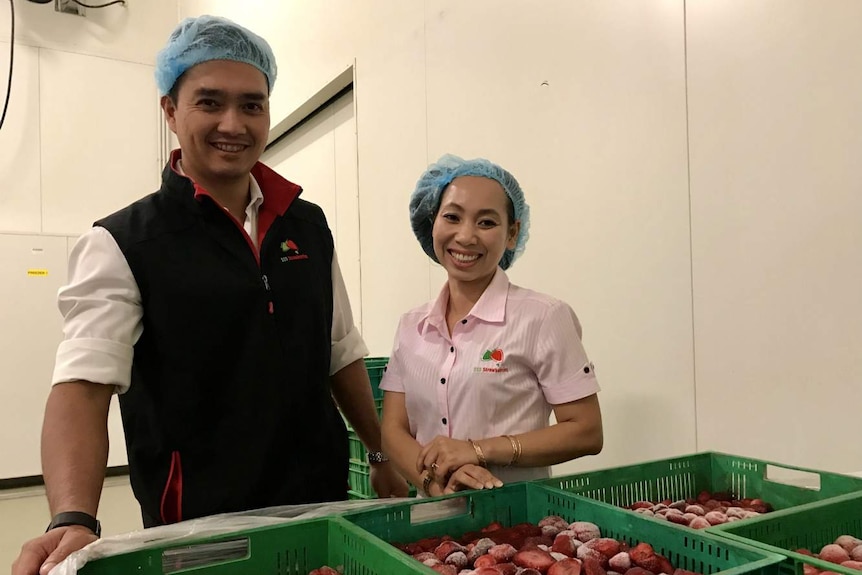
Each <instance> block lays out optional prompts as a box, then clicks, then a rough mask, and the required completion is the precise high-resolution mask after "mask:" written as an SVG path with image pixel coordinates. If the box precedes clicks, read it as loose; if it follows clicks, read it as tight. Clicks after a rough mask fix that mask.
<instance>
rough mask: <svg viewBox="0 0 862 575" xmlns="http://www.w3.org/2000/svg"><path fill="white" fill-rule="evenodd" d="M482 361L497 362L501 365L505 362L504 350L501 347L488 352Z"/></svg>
mask: <svg viewBox="0 0 862 575" xmlns="http://www.w3.org/2000/svg"><path fill="white" fill-rule="evenodd" d="M482 361H496V362H497V363H500V362H502V361H503V350H502V349H500V348H499V347H498V348H497V349H494V350H490V349H489V350H486V351H485V353H484V355H482Z"/></svg>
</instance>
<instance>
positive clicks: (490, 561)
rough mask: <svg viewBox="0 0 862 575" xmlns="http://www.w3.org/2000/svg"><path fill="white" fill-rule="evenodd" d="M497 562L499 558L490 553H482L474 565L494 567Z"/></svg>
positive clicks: (477, 567) (476, 566)
mask: <svg viewBox="0 0 862 575" xmlns="http://www.w3.org/2000/svg"><path fill="white" fill-rule="evenodd" d="M496 564H497V560H496V559H494V558H493V557H491V556H490V555H482V556H481V557H479V558H478V559H476V561H474V562H473V567H475V568H476V569H480V568H482V567H493V566H494V565H496Z"/></svg>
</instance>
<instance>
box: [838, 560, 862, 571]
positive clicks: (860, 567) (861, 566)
mask: <svg viewBox="0 0 862 575" xmlns="http://www.w3.org/2000/svg"><path fill="white" fill-rule="evenodd" d="M841 566H842V567H848V568H850V569H856V570H857V571H862V561H845V562H844V563H842V564H841Z"/></svg>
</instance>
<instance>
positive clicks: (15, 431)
mask: <svg viewBox="0 0 862 575" xmlns="http://www.w3.org/2000/svg"><path fill="white" fill-rule="evenodd" d="M0 254H2V256H3V257H2V261H3V265H2V266H0V302H4V303H3V305H2V306H0V326H2V328H0V349H2V350H3V353H2V354H0V373H2V374H3V379H2V385H0V422H2V426H3V427H2V429H3V433H0V453H2V454H3V456H2V457H0V479H2V478H7V477H22V476H28V475H39V474H40V473H41V472H42V468H41V463H40V454H39V438H40V435H41V430H42V416H43V413H44V410H45V400H46V399H47V398H48V391H49V390H50V388H51V386H50V381H51V373H52V372H53V367H54V364H53V362H52V361H46V359H50V358H53V356H54V352H55V351H56V348H57V344H58V343H60V341H61V340H62V338H63V334H62V325H61V322H60V314H59V313H58V312H57V307H56V306H52V305H50V302H51V301H53V299H54V298H55V296H56V293H57V289H58V288H59V287H60V285H61V284H62V282H63V281H64V280H65V279H66V238H64V237H49V236H38V235H13V234H2V235H0ZM40 274H46V275H40Z"/></svg>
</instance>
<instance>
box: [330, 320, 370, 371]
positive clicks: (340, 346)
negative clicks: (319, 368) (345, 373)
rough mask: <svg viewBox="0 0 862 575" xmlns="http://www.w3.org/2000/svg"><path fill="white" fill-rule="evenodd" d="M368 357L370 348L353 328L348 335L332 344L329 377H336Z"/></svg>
mask: <svg viewBox="0 0 862 575" xmlns="http://www.w3.org/2000/svg"><path fill="white" fill-rule="evenodd" d="M366 355H368V347H367V346H366V345H365V341H364V340H363V339H362V335H360V333H359V330H358V329H357V328H356V326H353V329H351V330H350V331H349V332H348V334H347V335H345V336H344V337H343V338H341V339H340V340H338V341H334V342H332V351H331V356H330V359H329V375H334V374H336V373H338V372H339V371H341V370H342V369H344V368H345V367H347V366H348V365H350V364H351V363H353V362H354V361H356V360H358V359H362V358H363V357H365V356H366Z"/></svg>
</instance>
